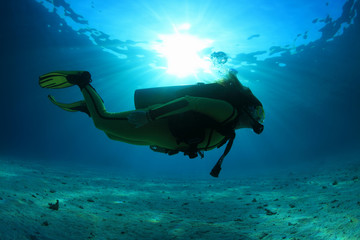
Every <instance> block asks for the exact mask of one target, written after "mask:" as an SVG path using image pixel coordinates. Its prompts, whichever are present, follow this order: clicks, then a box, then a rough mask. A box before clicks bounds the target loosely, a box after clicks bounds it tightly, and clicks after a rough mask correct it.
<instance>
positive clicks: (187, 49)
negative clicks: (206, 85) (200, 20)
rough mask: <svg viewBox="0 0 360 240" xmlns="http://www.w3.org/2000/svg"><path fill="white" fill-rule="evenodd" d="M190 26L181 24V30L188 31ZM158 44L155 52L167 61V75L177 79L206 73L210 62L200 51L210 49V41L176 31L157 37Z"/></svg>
mask: <svg viewBox="0 0 360 240" xmlns="http://www.w3.org/2000/svg"><path fill="white" fill-rule="evenodd" d="M189 28H190V24H186V25H185V24H183V25H182V28H181V30H188V29H189ZM159 38H160V43H159V44H156V45H155V46H154V48H155V50H156V51H157V52H158V53H159V54H160V55H161V56H162V57H165V58H166V60H167V73H168V74H173V75H176V76H178V77H187V76H189V75H195V74H197V73H199V72H200V71H204V72H208V71H209V67H210V62H209V61H208V60H207V59H206V58H205V57H203V56H201V54H200V53H201V51H202V50H204V49H205V48H208V47H210V45H211V43H212V42H213V41H212V40H209V39H200V38H199V37H197V36H194V35H191V34H188V33H184V32H180V31H177V32H176V33H174V34H170V35H159Z"/></svg>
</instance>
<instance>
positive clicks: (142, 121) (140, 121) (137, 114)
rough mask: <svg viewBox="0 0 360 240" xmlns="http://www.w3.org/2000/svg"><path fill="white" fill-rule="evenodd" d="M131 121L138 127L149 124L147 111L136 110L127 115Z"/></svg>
mask: <svg viewBox="0 0 360 240" xmlns="http://www.w3.org/2000/svg"><path fill="white" fill-rule="evenodd" d="M127 119H128V121H129V123H131V124H134V125H135V127H136V128H139V127H142V126H144V125H146V124H148V123H149V122H150V121H149V118H148V113H147V111H142V110H139V111H134V112H132V113H130V114H129V116H127Z"/></svg>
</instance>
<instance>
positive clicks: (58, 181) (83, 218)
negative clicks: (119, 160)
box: [0, 160, 360, 240]
mask: <svg viewBox="0 0 360 240" xmlns="http://www.w3.org/2000/svg"><path fill="white" fill-rule="evenodd" d="M359 178H360V169H359V168H358V167H352V168H347V169H338V170H336V171H334V170H331V171H330V170H328V171H326V170H322V171H321V173H320V172H319V173H317V174H301V175H297V174H295V173H288V174H284V175H281V176H276V177H275V176H262V177H259V176H258V177H243V178H238V179H225V180H224V179H221V178H219V179H216V180H214V179H212V178H211V177H209V179H191V180H187V179H166V178H152V179H150V178H146V179H144V178H136V177H121V176H115V177H114V176H110V177H109V176H106V174H104V173H102V174H100V173H96V171H92V172H91V171H72V170H71V169H65V168H49V167H42V166H40V165H37V164H31V165H30V164H25V163H21V161H11V160H0V240H17V239H30V240H42V239H44V240H47V239H55V240H58V239H59V240H61V239H70V240H72V239H77V240H82V239H84V240H85V239H88V240H89V239H101V240H102V239H104V240H117V239H238V240H249V239H251V240H252V239H264V240H265V239H275V240H278V239H279V240H280V239H292V240H295V239H307V240H308V239H310V240H311V239H324V240H335V239H339V240H340V239H341V240H344V239H346V240H350V239H351V240H358V239H360V222H359V220H360V180H359ZM57 200H58V205H57V204H56V202H57Z"/></svg>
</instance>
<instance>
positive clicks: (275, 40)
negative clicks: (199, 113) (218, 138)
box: [0, 0, 360, 240]
mask: <svg viewBox="0 0 360 240" xmlns="http://www.w3.org/2000/svg"><path fill="white" fill-rule="evenodd" d="M0 9H1V11H0V12H1V15H0V18H1V21H0V22H1V28H0V29H1V33H0V48H1V49H0V56H1V64H0V73H1V87H0V103H1V114H0V166H1V168H0V239H1V240H2V239H6V240H8V239H11V240H13V239H31V240H36V239H275V240H277V239H326V240H328V239H336V240H340V239H341V240H342V239H359V235H360V234H359V230H358V229H359V226H360V225H359V220H358V219H359V218H360V212H359V205H360V203H359V200H358V196H359V189H360V185H359V181H358V180H359V176H360V168H359V159H360V150H359V149H360V137H359V134H360V126H359V124H358V121H359V119H360V111H359V109H360V69H359V67H360V58H359V56H360V16H359V14H360V1H359V0H327V1H325V0H318V1H310V0H302V1H295V0H278V1H266V0H252V1H247V0H224V1H216V0H197V1H190V0H185V1H176V0H167V1H163V0H149V1H146V0H81V1H79V0H78V1H76V0H53V1H52V0H16V1H15V0H14V1H3V2H2V3H1V6H0ZM174 39H175V40H176V39H177V40H178V41H177V42H175V43H174ZM179 39H180V40H179ZM190 41H192V42H190ZM195 47H196V49H195V51H193V52H191V51H190V50H194V48H195ZM220 51H222V52H224V53H226V54H227V56H228V61H227V62H226V63H225V64H223V65H218V66H214V65H212V64H211V61H210V55H211V54H212V53H213V52H220ZM170 53H171V54H170ZM174 54H175V57H174ZM179 60H181V61H179ZM178 67H187V70H185V68H182V69H180V70H179V69H178ZM228 69H235V70H236V71H237V72H238V74H237V76H238V78H239V79H240V81H241V82H242V83H243V84H244V85H246V86H248V87H250V89H251V90H252V91H253V93H254V94H255V95H256V96H257V98H258V99H259V100H260V101H261V102H262V103H263V106H264V109H265V113H266V118H265V122H264V126H265V129H264V132H263V133H262V134H260V135H257V134H255V133H254V132H253V131H252V130H251V129H242V130H237V132H236V133H237V137H236V139H235V141H234V144H233V147H232V150H231V152H230V153H229V154H228V155H227V157H226V158H225V160H224V163H223V167H222V172H221V174H220V177H219V178H218V179H215V178H212V177H211V176H210V175H209V172H210V170H211V169H212V167H213V166H214V164H215V163H216V161H217V160H218V158H219V157H220V156H221V154H222V153H223V151H224V148H225V147H222V148H221V149H215V150H212V151H208V152H205V158H204V159H200V158H199V159H188V158H187V157H185V156H183V155H182V154H181V153H180V154H178V155H174V156H167V155H165V154H161V153H155V152H153V151H151V150H150V149H149V148H148V147H146V146H133V145H129V144H125V143H122V142H116V141H112V140H110V139H108V138H107V136H106V135H105V134H104V133H103V132H101V131H100V130H98V129H96V128H95V126H94V124H93V122H92V120H91V118H89V117H88V116H87V115H85V114H83V113H69V112H65V111H63V110H61V109H59V108H57V107H56V106H54V105H53V104H52V103H51V102H50V101H49V100H48V99H47V95H48V94H51V95H54V96H55V98H56V99H57V100H59V101H60V102H74V101H78V100H81V99H82V98H83V96H82V94H81V93H80V91H79V89H78V88H77V87H73V88H66V89H60V90H51V89H43V88H40V87H39V85H38V77H39V76H40V75H42V74H44V73H47V72H50V71H55V70H87V71H89V72H91V74H92V79H93V82H92V85H93V86H94V87H95V88H96V90H97V91H98V93H99V94H100V95H101V97H102V98H103V100H104V102H105V106H106V108H107V110H108V111H110V112H121V111H127V110H133V109H134V91H135V90H136V89H141V88H151V87H160V86H177V85H184V84H195V83H198V82H203V83H209V82H213V81H214V80H216V79H218V78H220V77H221V76H222V74H223V72H224V71H226V70H228ZM349 166H350V167H351V169H349ZM56 200H59V202H60V209H59V210H53V209H49V203H51V204H55V202H56Z"/></svg>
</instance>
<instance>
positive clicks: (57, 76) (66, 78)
mask: <svg viewBox="0 0 360 240" xmlns="http://www.w3.org/2000/svg"><path fill="white" fill-rule="evenodd" d="M90 82H91V74H90V73H89V72H88V71H56V72H50V73H47V74H44V75H42V76H40V77H39V85H40V87H43V88H52V89H58V88H67V87H71V86H74V85H78V86H79V87H80V89H82V88H84V87H85V86H86V85H88V84H89V83H90Z"/></svg>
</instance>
